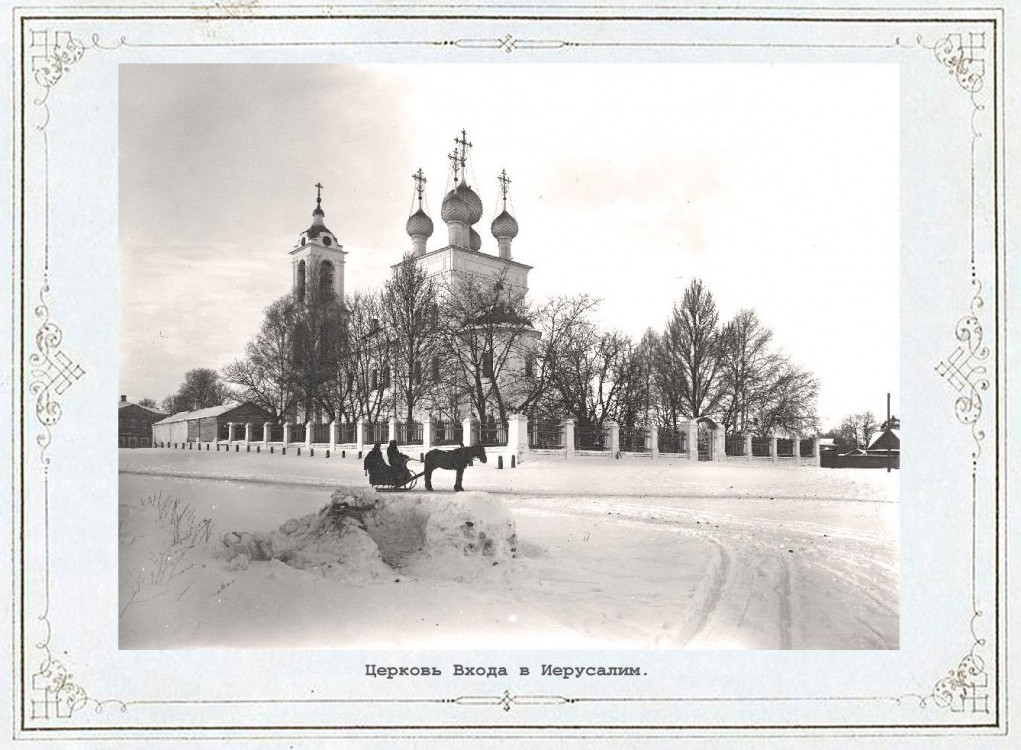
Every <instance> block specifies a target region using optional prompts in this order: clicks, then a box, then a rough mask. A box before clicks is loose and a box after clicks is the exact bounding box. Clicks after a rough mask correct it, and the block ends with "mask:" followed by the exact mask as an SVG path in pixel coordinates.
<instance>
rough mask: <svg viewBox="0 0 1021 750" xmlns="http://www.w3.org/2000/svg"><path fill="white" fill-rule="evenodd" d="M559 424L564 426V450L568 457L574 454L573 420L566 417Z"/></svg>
mask: <svg viewBox="0 0 1021 750" xmlns="http://www.w3.org/2000/svg"><path fill="white" fill-rule="evenodd" d="M560 426H561V427H563V428H564V450H565V451H566V452H567V453H566V455H567V457H568V458H571V457H572V456H573V455H574V420H573V419H571V418H570V417H568V418H567V419H565V420H564V421H563V422H561V423H560Z"/></svg>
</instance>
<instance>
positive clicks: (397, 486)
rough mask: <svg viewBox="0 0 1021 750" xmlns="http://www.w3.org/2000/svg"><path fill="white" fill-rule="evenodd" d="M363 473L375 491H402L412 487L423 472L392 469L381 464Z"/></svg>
mask: <svg viewBox="0 0 1021 750" xmlns="http://www.w3.org/2000/svg"><path fill="white" fill-rule="evenodd" d="M365 473H366V474H367V475H368V477H369V484H370V485H372V486H373V487H375V488H376V491H377V492H403V491H407V490H411V489H414V488H415V485H416V484H418V480H419V478H420V477H421V476H422V475H423V474H425V472H424V471H422V472H419V473H418V474H412V473H411V472H410V471H408V470H407V469H403V470H401V469H394V468H392V467H389V466H385V467H384V466H381V467H379V468H377V469H371V470H369V471H366V472H365Z"/></svg>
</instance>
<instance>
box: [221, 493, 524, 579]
mask: <svg viewBox="0 0 1021 750" xmlns="http://www.w3.org/2000/svg"><path fill="white" fill-rule="evenodd" d="M221 544H222V550H221V551H222V555H223V556H224V557H225V558H226V559H227V562H228V567H229V568H230V569H231V570H239V569H244V568H247V567H248V563H249V562H251V561H267V560H279V561H280V562H283V563H286V564H287V565H290V566H291V567H294V568H299V569H302V570H313V571H316V572H319V573H321V574H323V575H324V576H327V577H343V578H347V579H351V580H360V581H371V580H374V579H378V578H382V577H388V576H390V575H392V573H393V570H394V569H395V568H398V569H399V568H402V567H403V566H404V565H405V564H406V563H407V562H408V561H409V559H410V558H411V557H412V556H414V555H418V554H421V555H424V556H426V557H444V558H446V557H449V556H451V555H454V556H460V557H480V558H487V559H492V561H493V562H497V561H499V560H506V559H510V558H512V557H514V555H515V554H516V552H517V531H516V528H515V524H514V519H513V517H512V516H511V514H510V512H509V511H508V510H507V509H506V508H505V507H504V506H503V505H502V504H501V503H500V502H499V501H497V500H495V499H493V498H490V497H488V496H486V495H485V493H463V494H458V495H456V496H454V497H453V498H450V497H449V496H445V497H440V498H437V499H433V498H432V497H423V496H421V495H410V494H409V495H397V496H383V495H380V494H379V493H377V492H376V491H375V490H373V489H370V488H364V487H339V488H338V489H336V490H335V491H334V492H333V494H332V495H331V498H330V502H329V503H327V504H326V505H324V506H323V507H322V508H321V509H320V510H319V511H318V512H317V513H310V514H308V515H306V516H301V517H300V518H292V519H289V520H287V521H285V522H284V523H283V524H281V526H280V527H279V528H278V529H276V530H275V531H270V532H268V533H262V532H249V531H232V532H229V533H227V534H224V535H223V536H222V537H221Z"/></svg>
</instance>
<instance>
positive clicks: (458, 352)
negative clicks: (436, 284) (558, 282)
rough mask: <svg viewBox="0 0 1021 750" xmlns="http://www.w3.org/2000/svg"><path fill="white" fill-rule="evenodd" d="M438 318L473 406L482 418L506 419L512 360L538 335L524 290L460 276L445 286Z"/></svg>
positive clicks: (500, 280)
mask: <svg viewBox="0 0 1021 750" xmlns="http://www.w3.org/2000/svg"><path fill="white" fill-rule="evenodd" d="M440 296H441V299H442V302H441V304H440V310H439V319H438V324H439V325H438V332H439V337H440V338H439V341H440V345H441V347H442V351H443V352H444V355H445V356H446V357H449V359H450V362H451V363H453V364H454V365H455V367H454V368H452V369H451V372H453V373H456V379H457V380H460V381H463V382H464V383H465V385H466V394H467V396H468V402H469V403H470V405H471V408H472V410H473V411H474V412H475V414H476V416H477V417H478V419H479V420H480V421H486V419H487V416H488V415H489V414H491V413H492V412H495V415H494V416H496V417H497V418H499V420H500V421H501V422H505V421H506V420H507V414H508V411H509V403H510V402H508V401H507V399H505V397H504V393H503V388H504V387H505V386H507V385H508V380H507V378H504V375H505V371H506V375H508V376H509V375H510V374H511V372H510V370H511V369H513V368H512V366H511V365H512V363H514V362H515V361H519V360H520V358H522V357H523V356H526V355H527V349H528V347H527V343H526V341H527V339H529V338H532V337H534V335H535V329H533V328H532V324H531V320H530V318H531V311H530V310H529V307H528V305H527V304H526V302H525V296H524V291H523V290H521V289H519V288H518V287H516V286H513V285H509V284H507V283H506V282H505V278H504V276H503V275H501V276H500V277H498V278H496V279H492V278H484V277H478V276H468V277H462V278H460V279H457V280H455V281H454V282H452V283H448V284H446V285H444V286H443V287H442V288H441V295H440Z"/></svg>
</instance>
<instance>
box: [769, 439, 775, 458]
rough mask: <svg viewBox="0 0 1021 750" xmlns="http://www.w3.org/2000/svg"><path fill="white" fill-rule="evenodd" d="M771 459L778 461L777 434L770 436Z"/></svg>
mask: <svg viewBox="0 0 1021 750" xmlns="http://www.w3.org/2000/svg"><path fill="white" fill-rule="evenodd" d="M769 460H770V461H772V462H773V463H776V435H770V436H769Z"/></svg>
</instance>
